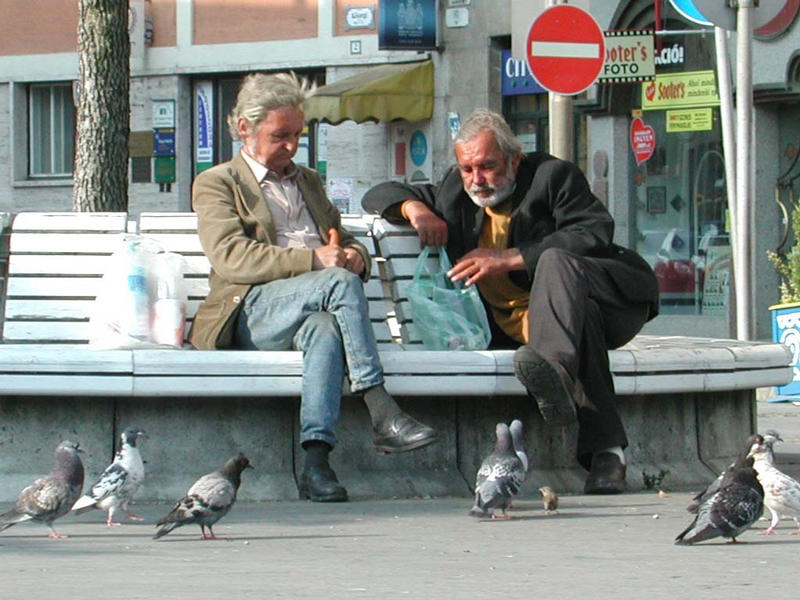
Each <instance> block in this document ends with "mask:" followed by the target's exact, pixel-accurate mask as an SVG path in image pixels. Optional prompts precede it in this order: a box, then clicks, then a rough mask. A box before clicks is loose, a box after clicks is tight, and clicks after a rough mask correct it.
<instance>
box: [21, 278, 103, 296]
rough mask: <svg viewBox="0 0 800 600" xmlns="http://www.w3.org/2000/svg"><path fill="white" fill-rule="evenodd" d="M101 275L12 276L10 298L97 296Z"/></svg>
mask: <svg viewBox="0 0 800 600" xmlns="http://www.w3.org/2000/svg"><path fill="white" fill-rule="evenodd" d="M102 281H103V280H102V278H101V277H99V276H98V277H10V278H9V279H8V282H7V291H6V293H7V296H8V297H9V298H19V297H23V296H27V297H37V298H40V297H47V298H58V297H63V298H66V297H95V296H97V294H98V293H99V292H100V287H101V285H102Z"/></svg>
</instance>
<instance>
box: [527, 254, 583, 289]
mask: <svg viewBox="0 0 800 600" xmlns="http://www.w3.org/2000/svg"><path fill="white" fill-rule="evenodd" d="M580 260H581V258H580V257H579V256H578V255H577V254H575V253H573V252H570V251H569V250H564V249H562V248H548V249H547V250H545V251H543V252H542V254H541V255H540V256H539V260H538V262H537V263H536V271H535V272H534V281H535V280H539V281H555V280H561V281H574V280H575V279H576V278H578V277H580Z"/></svg>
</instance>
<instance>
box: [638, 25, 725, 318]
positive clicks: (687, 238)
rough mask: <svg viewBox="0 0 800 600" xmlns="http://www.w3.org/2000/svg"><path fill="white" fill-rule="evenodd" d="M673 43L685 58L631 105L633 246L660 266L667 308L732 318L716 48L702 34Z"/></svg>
mask: <svg viewBox="0 0 800 600" xmlns="http://www.w3.org/2000/svg"><path fill="white" fill-rule="evenodd" d="M711 39H712V40H713V38H711ZM668 43H669V44H670V47H672V46H673V45H674V47H675V48H679V49H681V52H682V53H683V54H681V55H682V56H685V60H684V62H683V63H681V64H677V65H670V68H669V69H668V68H666V67H664V66H662V67H661V68H657V70H656V79H655V81H652V82H643V83H642V84H640V85H641V90H640V91H641V93H640V94H637V100H636V102H635V104H634V107H633V110H632V111H631V118H630V144H631V148H630V152H629V155H630V161H631V162H630V173H631V174H632V176H631V181H630V197H631V201H632V202H631V218H632V223H633V227H632V228H631V232H632V236H633V239H632V243H631V246H632V247H633V248H635V249H636V250H637V251H638V252H639V253H640V254H641V255H642V256H643V257H644V258H645V259H646V260H647V261H648V262H649V263H650V265H651V266H652V267H653V269H654V270H655V272H656V276H657V277H658V282H659V290H660V293H661V312H662V314H673V315H703V316H727V315H728V310H729V307H730V294H731V293H732V290H731V286H730V281H731V273H732V269H731V245H730V235H729V222H728V205H727V194H726V189H727V188H726V181H725V158H724V156H723V153H722V131H721V126H720V117H719V99H718V98H717V97H716V81H715V76H714V71H713V69H712V66H713V62H712V60H713V48H709V46H708V43H709V42H708V40H706V39H704V38H702V37H700V36H698V35H694V36H687V37H686V38H683V37H676V38H674V39H670V40H669V41H668ZM666 45H667V40H665V46H666ZM690 92H691V93H690ZM696 98H702V99H703V100H702V101H697V100H696Z"/></svg>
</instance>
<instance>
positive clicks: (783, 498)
mask: <svg viewBox="0 0 800 600" xmlns="http://www.w3.org/2000/svg"><path fill="white" fill-rule="evenodd" d="M770 433H771V432H770V431H768V432H767V433H765V434H764V443H763V444H760V445H756V446H755V447H754V448H753V451H752V455H753V458H754V459H755V462H754V463H753V468H754V469H755V470H756V473H758V481H759V482H760V483H761V487H763V488H764V506H766V507H767V508H768V509H769V512H770V513H771V515H772V520H771V521H770V524H769V527H768V528H767V529H766V530H764V531H762V532H761V534H760V535H770V534H772V533H774V531H775V528H776V527H777V526H778V523H779V522H780V519H781V516H787V517H791V518H792V519H794V522H795V524H796V525H797V530H796V531H794V532H793V533H794V534H796V535H800V483H798V481H797V480H796V479H794V478H793V477H790V476H789V475H787V474H786V473H784V472H783V471H781V470H780V469H778V467H776V466H775V457H774V455H773V452H772V444H773V443H775V441H777V440H779V439H780V436H774V435H770Z"/></svg>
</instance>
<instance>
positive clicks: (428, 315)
mask: <svg viewBox="0 0 800 600" xmlns="http://www.w3.org/2000/svg"><path fill="white" fill-rule="evenodd" d="M433 249H435V250H438V254H439V264H438V267H431V266H430V264H429V263H430V262H431V261H430V260H429V259H430V255H431V250H433ZM451 267H452V264H451V262H450V258H449V257H448V256H447V251H446V250H445V249H444V247H443V246H439V247H438V248H434V247H432V246H425V248H424V249H423V250H422V252H421V253H420V255H419V258H418V259H417V265H416V267H415V269H414V279H413V280H412V282H411V285H410V286H409V287H408V301H409V304H410V305H411V313H412V316H413V318H414V324H415V325H416V326H417V330H418V331H419V334H420V337H421V338H422V344H423V346H425V349H426V350H485V349H486V347H487V346H488V345H489V342H490V341H491V338H492V334H491V330H490V328H489V319H488V318H487V316H486V309H485V308H484V306H483V302H481V298H480V295H479V294H478V288H477V287H476V286H474V285H470V286H465V285H464V283H463V282H461V281H459V282H458V283H453V282H452V281H450V278H449V277H447V271H449V270H450V268H451Z"/></svg>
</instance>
